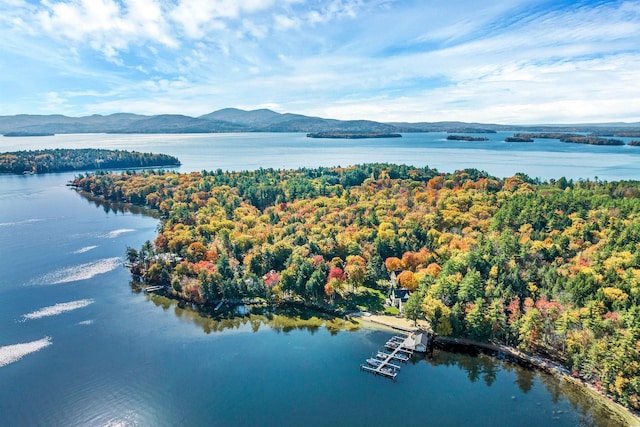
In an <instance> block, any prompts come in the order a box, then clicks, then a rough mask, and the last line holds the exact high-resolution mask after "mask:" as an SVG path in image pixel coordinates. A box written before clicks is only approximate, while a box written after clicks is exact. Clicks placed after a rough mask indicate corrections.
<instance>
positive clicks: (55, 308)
mask: <svg viewBox="0 0 640 427" xmlns="http://www.w3.org/2000/svg"><path fill="white" fill-rule="evenodd" d="M91 304H93V300H92V299H81V300H78V301H71V302H62V303H58V304H56V305H51V306H49V307H44V308H41V309H40V310H36V311H34V312H32V313H29V314H25V315H24V316H22V317H23V319H24V320H27V319H40V318H42V317H49V316H57V315H58V314H62V313H66V312H67V311H73V310H77V309H79V308H83V307H86V306H88V305H91Z"/></svg>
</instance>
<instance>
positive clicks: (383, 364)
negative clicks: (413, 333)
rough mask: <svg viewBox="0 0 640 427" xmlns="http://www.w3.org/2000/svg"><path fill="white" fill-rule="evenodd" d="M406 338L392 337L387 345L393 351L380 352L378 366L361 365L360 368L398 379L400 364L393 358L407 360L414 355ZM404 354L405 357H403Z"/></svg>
mask: <svg viewBox="0 0 640 427" xmlns="http://www.w3.org/2000/svg"><path fill="white" fill-rule="evenodd" d="M404 343H405V338H403V337H398V336H395V337H392V338H391V339H389V341H387V343H386V344H385V347H387V348H388V349H389V350H391V353H384V352H378V354H377V355H378V356H382V358H381V359H379V360H380V363H379V364H377V366H368V365H364V364H363V365H360V370H363V371H365V372H370V373H372V374H375V375H382V376H383V377H386V378H391V379H393V380H395V379H396V377H397V375H398V371H399V370H400V366H399V365H396V364H395V363H392V361H393V360H400V361H403V362H405V361H407V360H408V358H409V356H411V355H413V350H411V349H410V348H407V347H405V346H404ZM403 356H404V357H403Z"/></svg>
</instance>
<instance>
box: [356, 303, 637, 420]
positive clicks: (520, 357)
mask: <svg viewBox="0 0 640 427" xmlns="http://www.w3.org/2000/svg"><path fill="white" fill-rule="evenodd" d="M357 319H358V321H360V322H361V323H362V324H369V325H371V326H374V327H376V328H379V329H384V330H388V329H391V330H394V331H401V332H404V333H406V332H409V331H414V330H416V329H418V328H417V327H415V326H413V322H411V321H409V320H407V319H404V318H398V317H392V316H384V315H374V314H372V315H371V316H361V317H357ZM427 326H428V323H427V322H425V321H420V322H418V327H427ZM435 343H436V345H440V346H445V347H447V346H448V347H449V348H455V347H458V348H471V349H474V350H477V351H480V352H490V353H493V354H494V355H495V354H501V355H503V356H506V357H507V358H508V359H510V360H511V361H512V362H514V363H518V364H520V365H524V366H528V367H530V368H532V369H537V370H540V371H543V372H546V373H548V374H550V375H553V376H554V377H556V378H558V379H559V380H562V381H568V382H570V383H572V384H574V385H576V386H580V387H581V389H583V390H584V392H585V393H587V394H588V395H589V396H592V397H593V398H594V399H596V400H597V401H599V402H601V403H602V404H603V405H605V406H606V407H607V409H608V410H610V411H611V412H612V413H613V414H614V415H616V416H618V417H620V418H621V419H622V420H623V421H624V422H625V423H627V425H629V426H630V427H631V426H640V414H639V413H636V412H635V411H633V410H632V409H630V408H626V407H624V406H622V405H621V404H620V403H618V402H616V401H615V400H613V399H611V398H610V397H609V396H607V395H606V394H603V393H602V392H600V391H599V390H597V389H596V388H595V387H594V386H593V385H592V384H590V383H588V382H587V381H583V380H581V379H580V378H576V377H573V376H572V375H571V373H570V372H569V371H568V370H567V368H565V367H563V366H562V365H560V364H558V363H556V362H553V361H552V360H549V359H546V358H544V357H541V356H538V355H527V354H525V353H522V352H521V351H519V350H517V349H515V348H513V347H509V346H506V345H502V344H492V343H488V342H487V343H485V342H480V341H474V340H470V339H467V338H452V337H441V336H436V338H435Z"/></svg>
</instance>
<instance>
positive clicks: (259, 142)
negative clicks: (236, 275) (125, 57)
mask: <svg viewBox="0 0 640 427" xmlns="http://www.w3.org/2000/svg"><path fill="white" fill-rule="evenodd" d="M444 137H445V134H428V135H422V134H419V135H407V136H405V138H402V139H401V140H397V139H389V140H364V141H333V140H326V141H325V140H308V139H307V138H305V137H304V135H300V134H285V135H281V134H249V135H246V134H242V135H213V136H212V135H144V136H139V135H130V136H129V135H126V136H122V135H67V136H56V137H45V138H0V151H11V150H16V149H28V148H40V147H71V148H73V147H88V146H90V147H104V148H121V149H138V150H145V151H156V152H164V153H168V154H173V155H177V156H178V157H179V158H180V159H181V161H182V162H183V166H182V167H181V169H180V170H182V171H191V170H200V169H217V168H222V169H229V170H231V169H235V170H237V169H254V168H257V167H260V166H263V167H298V166H319V165H326V166H330V165H338V164H340V165H348V164H353V163H363V162H371V161H384V162H396V163H407V164H414V165H419V166H424V165H429V166H431V167H437V168H438V169H440V170H442V171H450V170H453V169H459V168H463V167H476V168H478V169H484V170H487V171H489V172H490V173H492V174H495V175H498V176H507V175H511V174H513V173H515V172H518V171H523V172H525V173H528V174H529V175H531V176H539V177H542V178H558V177H560V176H563V175H564V176H567V177H570V178H574V179H577V178H593V177H595V176H598V177H599V178H601V179H621V178H624V179H638V178H640V162H639V161H638V160H640V159H639V158H638V156H639V155H640V149H634V148H633V147H593V146H582V145H579V146H578V145H572V144H561V143H559V142H557V141H556V142H553V141H541V142H538V141H536V143H534V144H519V145H518V144H516V145H513V144H512V146H508V144H504V143H502V142H500V140H502V139H503V138H504V134H503V135H497V136H496V135H490V137H492V138H494V139H495V141H490V142H488V143H483V144H484V145H482V146H481V147H482V148H480V146H479V145H476V144H478V143H459V142H455V143H452V142H446V141H444ZM635 150H638V151H637V152H636V151H635ZM72 177H73V174H51V175H44V176H0V273H1V274H0V301H1V303H2V309H0V424H1V425H3V426H4V425H8V426H23V425H24V426H38V425H43V426H52V425H53V426H58V425H60V426H69V425H96V426H115V425H143V426H146V425H153V426H156V425H160V426H162V425H168V426H169V425H190V426H197V425H203V426H213V425H221V426H229V425H312V426H313V425H319V426H321V425H327V426H337V425H370V426H371V425H392V424H395V425H416V426H417V425H479V426H482V425H486V426H490V425H491V426H492V425H519V426H526V425H531V426H535V425H557V426H574V425H602V426H607V425H619V423H617V422H616V421H615V420H614V419H613V418H611V416H610V415H609V414H608V413H607V412H606V410H605V409H604V408H601V407H600V406H598V405H596V404H595V403H594V402H592V401H591V400H590V399H589V398H588V397H587V396H586V395H584V394H583V393H581V392H580V390H579V389H576V388H574V387H571V386H569V385H566V384H561V383H559V382H558V381H557V380H555V379H553V378H551V377H548V376H546V375H543V374H538V373H533V372H531V371H527V370H522V369H519V368H516V367H513V366H511V365H509V364H506V363H503V362H500V361H496V360H494V359H491V358H488V357H485V356H482V357H470V356H464V355H455V354H450V353H436V354H435V355H434V357H433V358H430V359H426V360H425V359H422V360H414V362H413V363H411V364H408V365H407V366H406V367H403V369H402V371H401V372H400V374H399V376H398V381H397V382H396V383H393V382H391V381H387V380H384V379H382V378H377V377H374V376H371V375H366V374H364V373H362V372H360V371H359V370H358V365H359V364H360V363H362V362H363V360H364V359H365V358H366V357H368V356H369V355H370V354H371V353H372V352H374V351H375V350H377V349H379V348H380V347H381V345H382V344H383V343H384V341H385V340H386V339H387V338H389V337H390V336H391V335H392V334H391V333H389V332H385V331H379V330H373V329H361V330H359V331H355V332H346V331H341V332H337V333H336V332H335V331H330V330H329V329H327V328H326V327H322V326H320V327H308V328H304V327H300V328H290V327H282V325H280V326H277V325H275V324H274V322H273V321H268V320H265V319H263V318H261V317H259V316H252V317H245V318H244V319H227V320H212V319H208V318H203V317H199V316H198V315H197V314H196V313H194V312H191V311H188V310H183V309H182V308H180V307H178V306H177V305H176V304H175V302H171V301H168V300H165V299H163V298H161V297H153V298H151V297H147V296H146V295H143V294H135V293H132V291H131V288H130V287H129V284H128V283H129V275H128V272H127V271H126V270H125V269H124V268H122V267H121V265H122V261H123V259H122V257H123V254H124V251H125V248H126V246H133V247H139V246H140V245H141V244H142V243H143V242H144V241H145V240H147V239H152V238H153V237H154V235H155V230H156V227H157V225H158V221H157V220H156V219H154V218H150V217H148V216H144V215H142V214H139V213H133V212H123V211H117V210H115V211H114V210H112V209H110V208H109V207H105V206H101V205H99V204H95V203H93V202H90V201H88V200H86V199H84V198H82V197H80V196H79V195H78V194H76V193H75V192H74V191H73V190H70V189H69V188H68V187H66V186H65V183H66V182H67V181H68V180H69V179H71V178H72ZM17 344H24V345H21V346H16V345H17Z"/></svg>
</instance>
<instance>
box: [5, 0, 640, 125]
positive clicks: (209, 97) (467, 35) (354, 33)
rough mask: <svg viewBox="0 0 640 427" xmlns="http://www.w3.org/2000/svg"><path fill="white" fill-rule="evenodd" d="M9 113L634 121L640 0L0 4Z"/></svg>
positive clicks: (638, 103) (638, 109) (639, 90)
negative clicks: (263, 112) (229, 110)
mask: <svg viewBox="0 0 640 427" xmlns="http://www.w3.org/2000/svg"><path fill="white" fill-rule="evenodd" d="M0 70H1V71H0V115H13V114H23V113H25V114H65V115H70V116H84V115H91V114H111V113H117V112H130V113H138V114H165V113H166V114H169V113H171V114H186V115H190V116H199V115H203V114H207V113H209V112H212V111H215V110H218V109H221V108H226V107H235V108H242V109H248V110H251V109H258V108H270V109H272V110H274V111H277V112H280V113H284V112H291V113H297V114H306V115H312V116H319V117H327V118H336V119H344V120H347V119H370V120H377V121H383V122H392V121H410V122H423V121H424V122H432V121H446V120H459V121H466V122H484V123H503V124H533V123H594V122H619V121H624V122H637V121H640V0H639V1H532V0H491V1H478V0H445V1H441V0H428V1H427V0H416V1H401V0H398V1H394V0H324V1H319V0H42V1H32V0H29V1H28V0H0Z"/></svg>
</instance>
